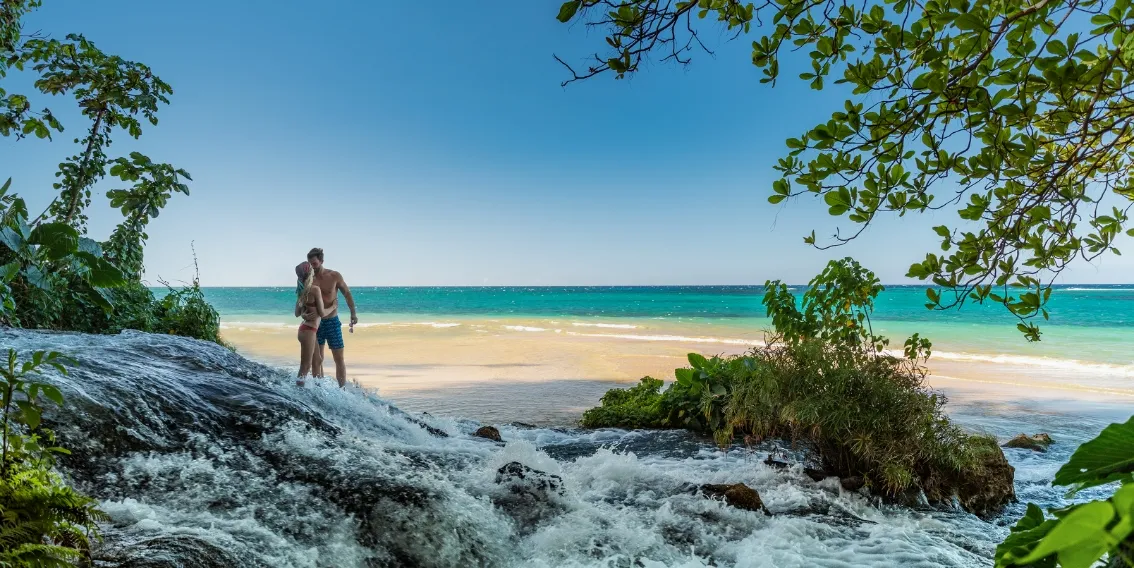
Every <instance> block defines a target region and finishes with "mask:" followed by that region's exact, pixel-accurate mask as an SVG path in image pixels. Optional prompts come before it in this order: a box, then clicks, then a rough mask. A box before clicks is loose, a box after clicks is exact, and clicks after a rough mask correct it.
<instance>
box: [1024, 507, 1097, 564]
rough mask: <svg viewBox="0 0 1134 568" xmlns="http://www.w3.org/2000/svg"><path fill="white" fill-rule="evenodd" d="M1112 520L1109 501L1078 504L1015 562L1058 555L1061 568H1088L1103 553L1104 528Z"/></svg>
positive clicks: (1029, 561)
mask: <svg viewBox="0 0 1134 568" xmlns="http://www.w3.org/2000/svg"><path fill="white" fill-rule="evenodd" d="M1113 518H1114V506H1113V505H1111V504H1110V503H1108V502H1105V501H1094V502H1091V503H1085V504H1083V505H1080V506H1078V507H1076V508H1075V510H1074V511H1072V512H1071V513H1070V514H1068V515H1067V516H1066V517H1063V518H1062V519H1059V522H1058V524H1056V525H1055V527H1053V528H1052V529H1051V532H1049V533H1047V536H1045V537H1044V538H1043V540H1042V541H1040V543H1039V545H1037V546H1036V548H1035V549H1034V550H1032V552H1031V553H1030V554H1028V555H1027V556H1025V557H1023V558H1021V559H1019V560H1018V561H1016V563H1017V564H1022V565H1027V564H1030V563H1032V562H1035V561H1037V560H1042V559H1044V558H1046V557H1048V556H1050V555H1052V554H1056V553H1057V554H1058V555H1059V561H1060V564H1061V565H1062V566H1063V568H1089V567H1090V566H1091V564H1094V561H1095V560H1098V559H1099V557H1101V556H1102V555H1103V553H1104V552H1106V548H1107V546H1106V538H1105V529H1106V526H1107V524H1108V523H1110V521H1111V519H1113ZM1091 556H1093V558H1091Z"/></svg>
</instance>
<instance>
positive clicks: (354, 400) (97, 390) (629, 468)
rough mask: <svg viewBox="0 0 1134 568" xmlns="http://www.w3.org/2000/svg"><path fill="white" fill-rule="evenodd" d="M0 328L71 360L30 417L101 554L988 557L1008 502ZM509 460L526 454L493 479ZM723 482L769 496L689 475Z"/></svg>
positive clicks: (1016, 457) (8, 336)
mask: <svg viewBox="0 0 1134 568" xmlns="http://www.w3.org/2000/svg"><path fill="white" fill-rule="evenodd" d="M0 342H2V344H3V346H4V347H12V348H15V349H17V350H19V351H21V352H27V351H31V350H35V349H51V350H57V351H60V352H62V353H64V354H66V355H67V356H69V357H71V358H73V359H74V360H75V361H76V362H77V363H78V365H77V366H75V367H74V368H73V369H72V371H71V373H70V375H69V376H66V377H64V376H60V375H48V376H47V377H46V380H49V381H50V382H52V383H54V384H56V385H57V386H59V387H60V389H61V390H63V391H64V394H65V396H66V397H67V406H66V408H65V409H64V410H61V411H54V412H53V413H51V414H49V415H48V416H47V417H46V420H45V422H46V423H47V425H48V426H49V427H51V428H53V429H55V430H56V431H57V433H58V435H59V437H60V441H61V442H62V443H63V444H64V445H65V446H67V447H69V448H71V450H72V452H73V453H72V455H71V456H69V457H67V458H65V461H63V462H62V463H61V468H62V469H63V471H64V472H65V473H66V474H67V475H68V476H69V477H70V478H71V479H72V480H73V482H74V483H75V484H76V485H77V486H78V487H79V488H80V489H82V490H83V491H86V492H88V493H89V494H92V495H94V496H96V497H97V498H99V499H100V500H101V506H102V508H103V509H104V510H105V511H106V512H107V513H109V514H110V516H111V519H112V520H111V521H110V522H109V523H108V524H107V525H106V527H105V529H104V531H103V532H104V537H105V539H104V542H103V543H102V545H100V546H99V548H98V550H97V551H96V559H97V560H98V562H99V565H100V566H111V567H120V568H126V567H131V568H142V567H147V568H148V567H155V568H156V567H166V566H185V567H202V568H204V567H210V568H211V567H227V566H265V567H268V566H270V567H281V566H283V567H287V566H296V567H320V566H335V567H353V566H422V567H450V566H485V567H488V566H525V567H527V566H531V567H537V568H538V567H548V568H550V567H560V566H564V567H584V566H587V567H591V566H595V567H610V568H622V567H626V568H630V567H644V568H653V567H662V566H671V567H703V566H735V567H740V568H752V567H762V566H768V567H772V566H776V567H786V566H830V567H842V566H897V565H903V566H926V567H929V566H934V567H936V566H987V565H990V564H991V561H990V558H991V556H992V552H993V550H994V548H995V545H996V543H997V542H998V541H999V540H1000V539H1001V538H1003V536H1004V535H1005V534H1006V532H1007V525H1008V524H1009V523H1011V522H1012V521H1013V519H1014V517H1015V516H1018V515H1019V509H1020V508H1019V507H1018V506H1017V507H1015V508H1013V509H1012V510H1011V511H1010V512H1009V513H1008V514H1006V516H1004V517H1002V518H1000V519H997V520H994V521H993V522H991V523H990V522H985V521H982V520H979V519H977V518H976V517H973V516H971V515H969V514H966V513H963V512H961V511H958V510H953V511H948V510H912V509H907V508H899V507H891V506H882V505H879V504H877V503H876V502H874V500H872V499H871V498H869V497H866V496H863V495H860V494H856V493H849V492H846V491H844V490H842V489H841V488H840V487H839V484H838V480H836V479H827V480H825V481H822V482H818V483H815V482H812V481H811V480H810V479H808V478H807V477H806V476H804V474H803V472H802V471H801V470H800V469H799V468H798V467H794V468H791V469H788V470H775V469H772V468H770V467H768V466H766V465H764V463H763V457H764V455H763V454H761V453H760V452H748V451H745V450H740V451H738V450H733V451H729V452H724V451H721V450H718V449H717V448H715V447H713V446H712V445H710V444H707V443H705V442H704V441H701V440H699V439H696V438H694V437H691V436H689V435H687V434H685V433H681V432H673V431H665V432H625V431H619V430H599V431H580V430H574V429H546V428H530V427H524V426H503V427H502V428H501V431H502V434H503V437H504V439H505V441H506V444H498V443H494V442H490V441H487V440H483V439H480V438H474V437H472V436H470V434H469V433H470V432H472V431H473V430H475V429H476V427H477V426H478V425H477V424H475V423H472V422H469V421H459V420H453V419H439V418H434V417H430V416H427V415H423V416H421V417H416V416H411V415H409V414H407V413H404V412H402V411H400V410H398V409H397V408H395V407H393V406H392V405H390V404H389V403H387V402H385V401H383V400H382V399H380V398H378V397H377V396H376V395H375V394H374V393H370V392H366V391H363V390H361V389H357V388H354V389H347V390H340V389H338V388H334V387H331V386H329V385H326V384H319V385H316V386H314V387H309V388H306V389H297V388H295V387H294V386H293V385H294V379H293V378H291V377H288V376H285V375H284V374H282V373H281V372H278V371H275V370H273V369H270V368H267V367H264V366H262V365H259V364H256V363H252V362H250V361H247V360H245V359H244V358H242V357H240V356H238V355H236V354H234V353H232V352H230V351H228V350H226V349H224V348H222V347H219V346H216V345H213V344H208V343H203V342H199V341H194V340H189V339H183V338H176V337H170V336H160V335H148V334H142V333H134V332H126V333H123V334H122V335H120V336H113V337H111V336H87V335H77V334H53V333H38V332H26V331H11V330H9V331H3V332H0ZM517 404H523V402H522V401H517ZM1090 428H1094V427H1093V426H1091V427H1090ZM1090 428H1088V430H1089V429H1090ZM1098 428H1101V425H1100V426H1098ZM1094 431H1096V432H1097V429H1095V430H1094ZM1075 435H1076V436H1080V437H1085V436H1088V435H1090V432H1079V433H1077V434H1075ZM1011 452H1012V453H1009V458H1010V459H1012V460H1013V462H1014V463H1015V465H1016V466H1017V468H1018V472H1020V473H1018V479H1022V480H1023V482H1022V483H1023V484H1024V486H1023V487H1021V486H1020V482H1018V490H1019V491H1020V492H1021V496H1022V497H1024V498H1029V499H1032V500H1040V501H1041V502H1049V503H1050V502H1057V501H1058V500H1059V495H1058V492H1057V491H1054V490H1050V489H1048V488H1045V486H1046V483H1047V482H1049V481H1050V478H1051V474H1053V473H1054V469H1055V468H1056V467H1057V464H1058V463H1059V462H1060V461H1062V459H1065V458H1066V454H1065V453H1063V454H1060V453H1059V452H1053V453H1052V455H1051V456H1050V457H1044V456H1032V455H1030V454H1024V453H1017V452H1015V451H1011ZM513 462H518V463H519V464H522V466H523V468H530V470H534V471H530V470H527V469H525V471H528V473H529V475H527V476H526V477H525V478H523V479H520V478H518V477H514V478H509V477H508V475H506V474H504V473H503V472H505V471H506V470H508V469H509V467H511V468H517V467H520V466H509V464H512V463H513ZM505 466H508V467H505ZM738 482H743V483H745V484H747V485H749V486H751V487H753V488H755V489H757V490H758V491H759V492H760V494H761V496H762V497H763V500H764V502H765V504H766V505H767V507H768V508H769V509H770V510H771V512H772V513H773V515H772V516H765V515H763V514H760V513H752V512H748V511H742V510H738V509H733V508H731V507H729V506H728V505H725V504H723V503H721V502H718V501H712V500H708V499H706V498H704V497H703V496H700V495H699V494H697V493H696V492H695V491H692V490H691V489H690V488H691V487H695V486H696V485H699V484H704V483H738ZM1086 497H1087V498H1089V497H1090V496H1089V495H1088V496H1086Z"/></svg>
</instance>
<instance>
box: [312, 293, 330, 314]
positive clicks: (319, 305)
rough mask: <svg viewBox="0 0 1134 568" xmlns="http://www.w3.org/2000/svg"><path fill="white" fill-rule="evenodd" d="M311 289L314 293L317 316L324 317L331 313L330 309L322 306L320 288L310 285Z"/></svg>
mask: <svg viewBox="0 0 1134 568" xmlns="http://www.w3.org/2000/svg"><path fill="white" fill-rule="evenodd" d="M311 289H312V290H313V293H314V294H315V309H317V310H318V313H319V317H320V318H325V317H327V316H329V315H331V311H332V310H328V309H327V308H325V307H323V291H322V290H320V289H319V287H318V286H312V287H311Z"/></svg>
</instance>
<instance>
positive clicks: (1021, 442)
mask: <svg viewBox="0 0 1134 568" xmlns="http://www.w3.org/2000/svg"><path fill="white" fill-rule="evenodd" d="M1052 442H1053V440H1052V439H1051V436H1048V435H1047V434H1036V435H1035V436H1028V435H1025V434H1020V435H1019V436H1016V437H1015V438H1012V439H1011V440H1008V441H1007V442H1005V443H1004V447H1005V448H1024V449H1026V450H1034V451H1037V452H1046V451H1047V447H1048V446H1050V445H1051V444H1052Z"/></svg>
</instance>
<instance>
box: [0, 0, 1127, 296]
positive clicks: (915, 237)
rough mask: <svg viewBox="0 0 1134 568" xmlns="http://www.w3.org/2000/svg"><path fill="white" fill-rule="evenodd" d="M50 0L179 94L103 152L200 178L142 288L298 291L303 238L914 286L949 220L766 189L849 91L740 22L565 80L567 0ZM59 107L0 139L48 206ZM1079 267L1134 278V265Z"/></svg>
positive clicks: (660, 280)
mask: <svg viewBox="0 0 1134 568" xmlns="http://www.w3.org/2000/svg"><path fill="white" fill-rule="evenodd" d="M44 4H45V6H44V7H43V8H41V9H40V10H39V11H38V12H37V13H35V14H33V15H32V16H30V17H29V19H28V22H27V26H26V28H25V30H26V31H34V30H43V31H44V32H47V33H49V34H51V35H53V36H56V37H62V36H63V35H65V34H67V33H71V32H81V33H83V34H85V35H86V36H87V37H88V39H91V40H92V41H94V42H95V43H96V44H97V45H98V46H99V47H100V48H102V49H103V50H104V51H107V52H109V53H114V54H118V55H121V56H123V57H125V58H127V59H133V60H137V61H141V62H143V63H146V64H147V65H150V66H151V67H152V68H153V69H154V70H155V72H156V73H157V74H158V75H159V76H160V77H162V78H163V79H164V80H165V81H166V82H168V83H170V84H171V85H172V86H173V88H174V95H173V96H172V98H171V99H172V103H171V104H170V105H169V106H167V107H165V108H164V109H162V111H161V114H160V118H161V123H160V124H159V125H158V126H157V127H151V128H148V129H147V130H146V133H145V134H144V135H143V137H142V139H141V140H140V141H137V142H135V141H133V140H130V139H129V138H128V137H126V136H119V138H118V139H117V140H118V141H117V142H116V143H115V144H114V146H112V148H111V150H112V154H116V153H122V154H126V153H128V152H129V151H131V150H134V149H138V150H141V151H143V152H146V153H147V154H149V155H150V157H151V158H153V159H155V160H158V161H166V162H171V163H173V164H175V165H177V166H179V167H183V168H185V169H187V170H189V171H190V172H191V173H192V174H193V178H194V182H193V183H192V184H191V192H192V193H191V195H190V196H188V197H186V196H183V195H177V196H175V197H174V198H173V200H172V201H171V202H170V205H169V206H168V207H167V209H166V210H165V211H164V212H163V213H162V214H161V216H160V217H159V218H157V219H156V220H155V221H154V222H153V223H152V224H151V226H150V230H149V234H150V240H149V245H148V247H147V249H146V276H147V279H148V280H150V281H156V279H157V278H158V277H161V278H165V279H167V280H171V281H183V280H187V279H190V278H191V277H192V253H191V249H190V245H191V243H195V247H196V251H197V256H198V260H199V262H200V268H201V279H202V283H203V284H205V285H210V286H221V285H248V286H256V285H290V283H291V282H293V280H294V276H293V272H292V268H293V266H294V265H295V263H297V262H299V261H301V260H302V259H303V256H304V254H305V253H306V251H307V250H308V249H309V248H311V247H313V246H319V247H323V248H324V249H325V250H326V254H327V259H326V260H327V265H328V266H330V267H332V268H336V269H338V270H340V271H342V272H343V273H344V275H345V276H346V278H347V281H348V282H349V283H350V284H351V285H353V286H359V285H482V284H488V285H560V284H562V285H570V284H596V285H602V284H630V285H646V284H758V283H763V282H764V280H766V279H768V278H781V279H784V280H787V281H789V282H793V283H798V282H805V281H807V280H808V279H809V278H810V277H811V276H813V275H814V274H815V273H816V272H817V271H818V270H820V269H821V268H822V266H823V264H824V263H825V262H826V261H827V259H828V258H831V257H832V256H844V255H847V254H850V255H853V256H856V257H857V258H859V259H860V260H861V261H862V262H863V263H864V264H865V265H866V266H867V267H869V268H871V269H873V270H875V271H876V272H877V273H878V274H879V275H880V277H881V278H882V279H883V281H885V282H891V283H902V282H906V280H905V279H904V277H903V275H904V274H905V272H906V269H907V268H908V266H909V264H910V263H911V262H912V261H914V260H917V259H919V258H921V257H923V256H924V254H925V252H926V251H928V250H933V249H934V248H935V246H936V240H935V237H934V235H933V232H932V231H931V229H930V227H931V226H932V225H937V224H942V223H943V222H951V221H953V220H954V219H955V217H954V214H953V213H948V214H946V213H938V214H936V216H934V215H926V216H922V217H920V218H919V217H912V218H906V219H901V220H899V219H891V220H888V221H886V222H884V223H881V224H879V225H877V226H875V227H872V228H871V229H870V231H869V232H868V233H867V234H866V235H865V236H864V237H863V238H862V239H861V240H860V241H859V242H856V243H854V244H853V246H850V247H846V248H843V249H838V250H836V251H834V252H826V253H824V252H819V251H816V250H812V249H811V248H809V247H808V246H806V245H804V244H803V243H802V240H801V237H802V235H804V234H806V233H809V232H810V231H811V229H813V228H814V229H817V232H818V233H819V234H820V235H822V234H825V233H826V234H829V233H830V232H831V231H832V230H833V229H834V226H835V225H834V224H833V223H832V220H831V218H829V217H827V215H826V213H825V208H824V207H822V206H821V204H820V203H818V202H815V201H810V200H803V201H795V202H791V203H789V204H787V205H786V206H772V205H769V204H768V203H767V201H766V197H767V195H768V194H769V191H770V186H771V181H772V180H774V179H776V177H775V175H774V174H775V172H774V171H773V170H772V165H773V164H774V163H775V160H776V159H777V158H778V157H779V156H780V155H781V154H782V153H783V151H784V146H783V140H784V139H785V138H786V137H788V136H795V135H798V134H800V133H802V132H803V131H804V129H805V128H806V127H807V126H809V125H811V124H813V123H815V122H816V121H818V120H825V119H826V118H827V117H828V116H829V113H830V112H831V110H833V109H834V108H836V107H841V106H842V104H841V101H842V97H841V96H840V94H839V93H816V92H814V91H811V90H810V89H808V88H807V86H806V85H804V84H802V83H801V82H800V81H798V80H795V79H793V77H794V75H795V73H793V72H786V73H785V74H784V75H785V77H786V78H785V79H784V80H782V81H781V83H780V85H779V86H777V87H776V88H774V89H773V88H770V87H768V86H766V85H761V84H759V82H758V80H759V77H760V74H759V71H758V70H757V69H756V68H755V67H753V66H752V65H751V63H750V61H749V53H748V44H749V43H750V42H749V41H744V40H741V41H737V42H733V43H728V42H726V41H725V39H724V37H719V38H714V37H709V38H708V39H709V42H708V43H709V45H710V46H713V47H716V48H717V52H716V54H715V55H714V56H707V55H703V54H701V55H697V56H695V59H694V62H693V64H692V65H691V66H690V67H688V68H681V67H677V66H674V65H663V64H654V65H652V66H651V67H650V68H649V69H648V70H647V71H646V72H644V73H640V74H639V75H638V76H636V77H635V78H633V79H632V80H628V81H615V80H613V78H612V77H600V78H596V79H592V80H590V81H588V82H585V83H577V84H574V85H571V86H569V87H567V88H562V87H560V86H559V83H560V81H561V80H563V79H564V78H565V71H564V70H563V69H562V68H561V67H559V66H558V64H557V63H555V61H554V60H553V59H552V55H553V54H559V55H561V56H563V57H565V58H567V59H568V60H572V61H578V60H581V59H582V58H583V57H584V56H585V55H586V54H587V53H589V51H592V50H593V49H594V48H595V47H597V46H599V45H602V44H603V41H602V37H601V35H600V34H598V33H597V32H594V31H588V30H586V29H584V28H583V27H582V26H565V25H562V24H559V23H558V22H557V21H556V20H555V18H554V16H555V14H556V13H557V11H558V6H559V4H560V2H559V0H538V1H536V0H506V1H504V0H502V1H498V2H477V3H473V2H444V1H443V2H374V1H351V2H347V1H334V2H310V1H306V2H296V1H292V0H272V1H268V0H256V1H253V0H241V1H232V0H228V1H219V0H199V1H193V2H188V1H180V2H165V1H160V2H159V1H154V0H98V1H91V0H45V2H44ZM10 80H11V81H12V82H13V83H15V84H10V85H9V84H6V86H9V87H16V86H18V84H19V81H21V80H22V79H21V78H19V77H15V78H10ZM10 90H13V91H16V90H17V89H15V88H10ZM50 104H51V106H52V107H53V109H55V110H56V111H57V112H58V113H59V114H60V116H61V117H62V118H64V124H65V126H67V127H68V128H67V131H66V132H65V133H64V134H63V135H57V136H56V139H55V141H54V142H50V143H48V142H45V141H39V140H25V141H22V142H19V143H15V142H13V141H12V140H11V139H0V165H2V168H0V177H7V176H11V177H12V178H13V186H14V189H15V190H17V191H19V192H20V193H22V194H23V195H24V196H25V197H26V198H28V200H29V202H30V203H29V204H30V205H31V207H32V208H33V209H36V210H37V211H38V209H37V207H38V208H42V207H44V206H45V205H46V204H47V202H48V201H49V200H50V198H51V197H52V195H53V190H51V189H50V184H51V183H52V181H53V180H54V177H53V174H54V171H55V169H56V164H58V162H59V161H61V160H62V159H63V158H64V157H66V156H68V155H70V154H72V153H74V152H75V148H74V146H73V144H72V143H71V139H72V138H74V137H77V136H81V134H80V133H81V131H82V129H83V128H85V125H84V124H83V123H82V121H81V120H80V119H79V117H77V116H76V115H75V113H74V112H73V111H67V112H63V110H64V109H70V108H72V107H73V106H74V103H73V102H72V101H70V100H64V99H57V100H55V101H51V103H50ZM114 187H115V186H114V184H113V183H112V182H106V183H103V184H101V185H100V186H99V188H98V189H99V192H98V194H97V195H96V197H95V202H96V203H95V206H94V207H93V208H92V211H91V219H92V221H91V235H92V236H93V237H96V238H105V237H106V236H107V235H109V232H110V230H111V229H112V228H113V226H114V224H115V223H116V222H117V221H118V218H119V216H118V214H117V212H115V211H113V210H110V209H109V207H108V206H107V205H106V200H105V198H104V197H103V195H102V194H103V193H104V192H105V191H106V190H108V189H114ZM1124 244H1126V245H1129V240H1127V241H1124ZM1127 248H1130V247H1129V246H1127ZM1130 252H1132V253H1134V250H1131V251H1130ZM1064 281H1066V282H1083V283H1087V282H1130V281H1134V260H1132V257H1131V256H1124V257H1108V258H1106V259H1105V260H1103V261H1101V262H1098V263H1096V265H1093V266H1091V265H1082V266H1078V267H1076V268H1075V269H1074V270H1073V271H1072V272H1071V273H1069V274H1068V275H1067V276H1066V277H1065V278H1064Z"/></svg>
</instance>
